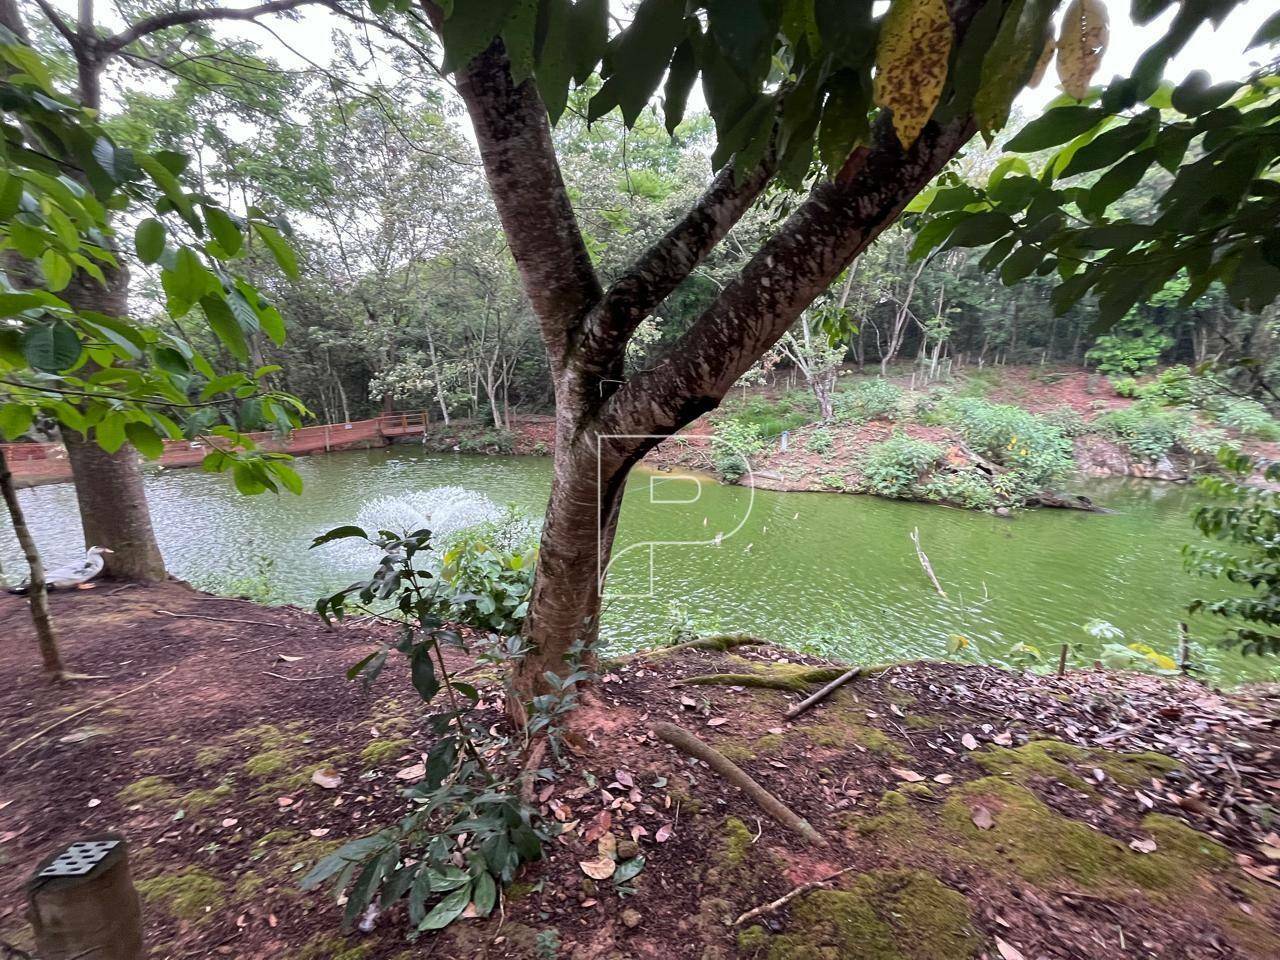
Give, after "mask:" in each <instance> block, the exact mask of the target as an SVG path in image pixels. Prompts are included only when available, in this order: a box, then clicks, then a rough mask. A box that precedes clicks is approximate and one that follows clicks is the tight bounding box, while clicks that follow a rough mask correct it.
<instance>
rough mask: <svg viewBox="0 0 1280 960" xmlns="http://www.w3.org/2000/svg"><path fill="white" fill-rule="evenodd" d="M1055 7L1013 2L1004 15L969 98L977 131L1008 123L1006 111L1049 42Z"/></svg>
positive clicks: (1046, 2)
mask: <svg viewBox="0 0 1280 960" xmlns="http://www.w3.org/2000/svg"><path fill="white" fill-rule="evenodd" d="M1056 7H1057V2H1056V0H1025V2H1024V0H1016V2H1015V3H1014V4H1013V6H1011V7H1010V8H1009V10H1008V12H1007V13H1006V14H1005V16H1004V19H1003V20H1002V21H1001V23H1000V30H999V32H998V33H997V34H996V39H995V42H994V43H993V44H992V45H991V47H990V48H989V49H988V50H987V55H986V57H985V58H984V59H983V61H982V79H981V82H980V83H979V85H978V92H977V93H976V94H975V95H974V98H973V109H974V116H975V118H976V119H977V121H978V129H979V130H982V131H983V132H985V133H990V132H992V131H995V130H999V129H1000V128H1001V127H1003V126H1004V125H1005V123H1006V122H1007V121H1008V119H1009V107H1010V106H1011V105H1012V103H1013V99H1014V97H1016V96H1017V95H1018V93H1019V91H1021V90H1022V88H1023V87H1024V86H1026V84H1027V80H1028V79H1029V78H1030V77H1031V71H1032V70H1033V69H1034V68H1035V65H1036V61H1037V60H1038V59H1039V57H1040V54H1041V53H1042V52H1043V50H1044V46H1045V43H1046V42H1047V41H1048V39H1049V35H1050V27H1051V23H1052V19H1053V11H1054V9H1055V8H1056Z"/></svg>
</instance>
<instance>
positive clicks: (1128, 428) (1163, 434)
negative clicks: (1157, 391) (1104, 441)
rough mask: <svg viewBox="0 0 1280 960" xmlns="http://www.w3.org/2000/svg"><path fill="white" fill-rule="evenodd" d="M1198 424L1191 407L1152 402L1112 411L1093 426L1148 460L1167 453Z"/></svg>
mask: <svg viewBox="0 0 1280 960" xmlns="http://www.w3.org/2000/svg"><path fill="white" fill-rule="evenodd" d="M1195 426H1196V424H1195V418H1194V417H1193V416H1192V414H1191V413H1190V412H1189V411H1188V410H1186V409H1183V408H1179V407H1163V406H1160V405H1159V404H1156V403H1153V402H1151V401H1139V402H1138V403H1135V404H1134V405H1133V406H1131V407H1124V408H1122V409H1119V410H1109V411H1107V412H1106V413H1104V414H1101V415H1100V416H1099V417H1097V419H1095V420H1094V421H1093V429H1094V430H1096V431H1097V432H1098V433H1100V434H1102V435H1103V436H1105V437H1108V438H1110V439H1111V440H1114V441H1115V442H1116V443H1119V444H1121V445H1122V446H1124V447H1125V448H1127V449H1128V451H1129V453H1131V454H1132V455H1133V456H1134V457H1136V458H1138V459H1139V460H1145V461H1148V462H1154V461H1156V460H1159V459H1160V458H1161V457H1165V456H1168V454H1169V453H1170V452H1171V451H1172V450H1173V449H1174V447H1176V446H1178V444H1179V441H1180V440H1181V439H1182V438H1183V437H1184V436H1187V435H1188V434H1190V432H1191V431H1192V430H1193V429H1194V428H1195Z"/></svg>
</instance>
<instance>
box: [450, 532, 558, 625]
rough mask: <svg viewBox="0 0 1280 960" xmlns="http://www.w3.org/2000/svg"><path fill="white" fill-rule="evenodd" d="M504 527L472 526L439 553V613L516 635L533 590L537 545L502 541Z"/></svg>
mask: <svg viewBox="0 0 1280 960" xmlns="http://www.w3.org/2000/svg"><path fill="white" fill-rule="evenodd" d="M501 534H502V525H501V524H500V523H484V524H480V525H479V526H475V527H468V528H466V529H464V530H462V531H460V532H459V533H457V534H455V535H454V537H453V538H452V539H451V540H450V541H449V544H448V546H447V548H446V549H445V550H444V552H443V554H442V555H441V565H440V584H439V586H440V589H439V591H438V592H437V597H438V602H437V612H438V613H439V614H440V615H441V616H443V617H445V618H446V619H448V620H450V621H452V622H455V623H464V624H467V625H468V626H473V627H476V628H478V629H481V630H493V631H495V632H497V633H500V634H514V633H518V632H519V630H520V625H521V623H523V622H524V617H525V613H526V612H527V611H528V609H529V594H530V592H531V591H532V590H533V573H534V564H535V561H536V559H537V555H538V551H537V547H536V545H535V544H532V543H524V544H510V543H505V542H503V539H502V536H501Z"/></svg>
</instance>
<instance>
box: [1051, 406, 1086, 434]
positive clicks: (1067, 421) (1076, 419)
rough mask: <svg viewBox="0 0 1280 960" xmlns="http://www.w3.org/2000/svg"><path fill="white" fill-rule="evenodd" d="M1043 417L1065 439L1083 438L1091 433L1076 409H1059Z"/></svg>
mask: <svg viewBox="0 0 1280 960" xmlns="http://www.w3.org/2000/svg"><path fill="white" fill-rule="evenodd" d="M1041 416H1042V417H1044V421H1045V423H1047V424H1049V426H1051V427H1053V428H1055V429H1056V430H1058V431H1059V432H1060V433H1061V434H1062V435H1063V436H1064V437H1081V436H1084V435H1085V434H1086V433H1088V432H1089V424H1088V423H1087V422H1086V421H1085V419H1084V417H1083V416H1082V415H1081V414H1080V412H1079V411H1078V410H1076V409H1075V408H1074V407H1058V408H1056V409H1054V410H1050V411H1048V412H1047V413H1044V414H1041Z"/></svg>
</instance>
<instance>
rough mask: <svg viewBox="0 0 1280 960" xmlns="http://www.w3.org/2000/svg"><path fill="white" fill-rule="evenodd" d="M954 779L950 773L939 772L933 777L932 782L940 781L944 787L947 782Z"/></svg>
mask: <svg viewBox="0 0 1280 960" xmlns="http://www.w3.org/2000/svg"><path fill="white" fill-rule="evenodd" d="M954 780H955V777H953V776H952V775H951V774H949V773H940V774H938V775H937V776H936V777H934V778H933V782H934V783H940V784H942V785H943V786H944V787H945V786H946V785H947V784H948V783H951V782H952V781H954Z"/></svg>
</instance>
